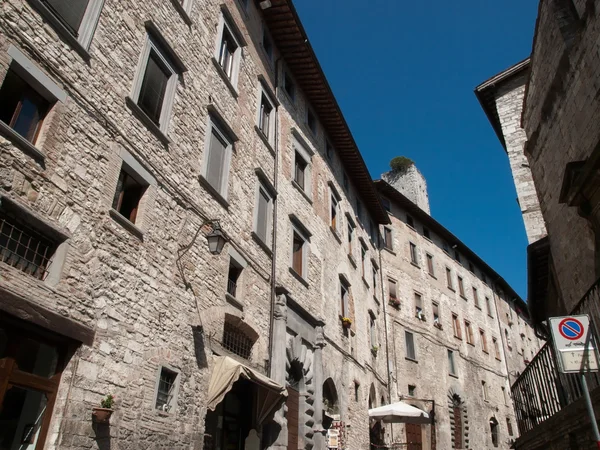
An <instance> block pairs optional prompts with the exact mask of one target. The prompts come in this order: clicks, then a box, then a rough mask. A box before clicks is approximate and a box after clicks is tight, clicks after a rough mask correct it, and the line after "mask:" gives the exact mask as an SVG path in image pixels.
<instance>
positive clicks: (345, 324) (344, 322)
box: [342, 317, 352, 328]
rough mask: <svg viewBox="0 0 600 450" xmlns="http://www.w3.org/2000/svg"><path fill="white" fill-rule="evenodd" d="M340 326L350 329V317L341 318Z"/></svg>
mask: <svg viewBox="0 0 600 450" xmlns="http://www.w3.org/2000/svg"><path fill="white" fill-rule="evenodd" d="M342 326H343V327H344V328H350V327H351V326H352V319H351V318H350V317H342Z"/></svg>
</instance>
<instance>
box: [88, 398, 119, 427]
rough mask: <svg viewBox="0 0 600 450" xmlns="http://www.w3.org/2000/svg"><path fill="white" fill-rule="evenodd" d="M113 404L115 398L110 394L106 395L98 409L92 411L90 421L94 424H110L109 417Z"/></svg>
mask: <svg viewBox="0 0 600 450" xmlns="http://www.w3.org/2000/svg"><path fill="white" fill-rule="evenodd" d="M114 403H115V397H114V396H113V395H112V394H108V395H107V396H106V397H104V398H103V399H102V400H101V401H100V408H98V407H95V408H93V410H92V420H93V421H94V422H95V423H101V424H108V423H110V416H112V413H113V412H114V410H113V405H114Z"/></svg>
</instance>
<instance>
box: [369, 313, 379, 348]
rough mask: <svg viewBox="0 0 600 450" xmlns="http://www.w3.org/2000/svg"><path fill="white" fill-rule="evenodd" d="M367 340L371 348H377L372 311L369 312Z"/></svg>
mask: <svg viewBox="0 0 600 450" xmlns="http://www.w3.org/2000/svg"><path fill="white" fill-rule="evenodd" d="M369 338H370V340H371V347H372V348H374V347H378V343H377V328H376V324H375V314H374V313H373V312H372V311H369Z"/></svg>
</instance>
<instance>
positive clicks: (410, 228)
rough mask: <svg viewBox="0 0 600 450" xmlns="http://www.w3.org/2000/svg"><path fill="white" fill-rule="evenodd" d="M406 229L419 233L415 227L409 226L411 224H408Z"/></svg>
mask: <svg viewBox="0 0 600 450" xmlns="http://www.w3.org/2000/svg"><path fill="white" fill-rule="evenodd" d="M406 228H408V229H409V230H413V231H417V229H416V228H415V227H413V226H412V225H409V224H406Z"/></svg>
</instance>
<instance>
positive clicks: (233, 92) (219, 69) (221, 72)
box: [211, 56, 239, 100]
mask: <svg viewBox="0 0 600 450" xmlns="http://www.w3.org/2000/svg"><path fill="white" fill-rule="evenodd" d="M211 60H212V62H213V65H214V66H215V68H216V69H217V73H218V74H219V76H220V77H221V78H222V79H223V81H224V82H225V85H226V86H227V89H229V92H231V95H232V96H233V98H234V99H236V100H237V98H238V97H239V94H238V91H237V89H236V88H235V86H234V85H233V83H232V82H231V80H230V79H229V77H228V76H227V74H226V73H225V71H224V70H223V68H222V67H221V64H219V61H217V59H216V58H215V57H214V56H213V57H212V58H211Z"/></svg>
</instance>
